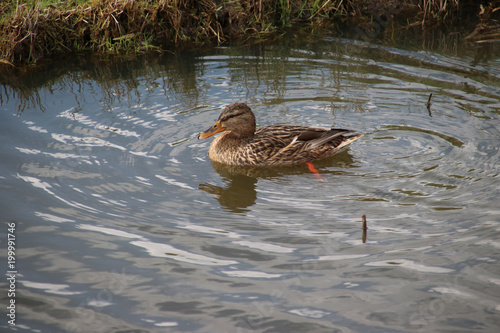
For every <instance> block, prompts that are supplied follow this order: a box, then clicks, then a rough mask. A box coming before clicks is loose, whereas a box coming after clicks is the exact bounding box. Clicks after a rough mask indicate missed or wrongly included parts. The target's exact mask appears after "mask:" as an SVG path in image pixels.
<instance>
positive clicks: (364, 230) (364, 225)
mask: <svg viewBox="0 0 500 333" xmlns="http://www.w3.org/2000/svg"><path fill="white" fill-rule="evenodd" d="M361 218H362V219H363V243H366V233H367V230H368V226H367V225H366V215H363V216H362V217H361Z"/></svg>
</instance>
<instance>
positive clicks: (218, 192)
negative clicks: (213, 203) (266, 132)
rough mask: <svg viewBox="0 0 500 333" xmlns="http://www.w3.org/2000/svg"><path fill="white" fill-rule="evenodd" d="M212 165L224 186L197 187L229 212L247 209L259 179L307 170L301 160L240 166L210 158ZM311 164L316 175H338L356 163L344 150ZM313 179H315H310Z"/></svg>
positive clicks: (255, 195)
mask: <svg viewBox="0 0 500 333" xmlns="http://www.w3.org/2000/svg"><path fill="white" fill-rule="evenodd" d="M212 166H213V168H214V170H215V171H216V172H217V173H218V174H219V175H220V176H221V178H222V180H223V182H224V183H225V186H224V187H221V186H217V185H213V184H210V183H203V184H200V185H199V187H198V188H199V189H200V190H202V191H205V192H207V193H209V194H211V195H213V196H215V198H216V199H217V201H218V202H219V204H220V206H221V207H222V208H223V209H225V210H228V211H230V212H233V213H244V212H247V211H249V210H250V209H249V208H250V207H251V206H253V205H254V204H255V202H256V200H257V183H258V181H259V179H273V178H283V177H288V176H298V175H305V174H310V173H311V171H309V168H308V166H307V165H305V164H304V165H297V166H281V167H241V166H230V165H224V164H220V163H216V162H212ZM314 166H315V167H316V169H317V170H318V171H319V173H320V175H339V174H343V173H345V172H346V171H345V170H344V169H347V168H352V167H355V166H356V165H355V160H354V159H353V156H352V155H351V154H349V152H348V151H343V152H341V153H339V154H337V155H335V156H333V157H330V158H327V159H323V160H319V161H315V162H314ZM311 179H312V178H311ZM314 181H319V180H317V179H314Z"/></svg>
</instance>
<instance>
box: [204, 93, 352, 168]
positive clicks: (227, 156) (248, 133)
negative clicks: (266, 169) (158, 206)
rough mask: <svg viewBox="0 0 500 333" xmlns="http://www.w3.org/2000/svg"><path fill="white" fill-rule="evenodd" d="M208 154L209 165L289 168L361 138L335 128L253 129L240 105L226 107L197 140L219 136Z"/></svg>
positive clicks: (249, 116)
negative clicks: (213, 163) (212, 162)
mask: <svg viewBox="0 0 500 333" xmlns="http://www.w3.org/2000/svg"><path fill="white" fill-rule="evenodd" d="M222 131H224V132H223V133H222V134H220V135H219V136H218V137H216V138H215V139H214V140H213V141H212V144H211V145H210V149H209V152H208V156H209V158H210V159H211V160H212V161H215V162H219V163H224V164H229V165H241V166H267V165H292V164H302V163H306V162H311V161H314V160H317V159H321V158H326V157H330V156H333V155H335V154H337V153H338V152H340V151H342V150H343V149H344V148H345V147H347V146H348V145H349V144H350V143H351V142H354V141H356V140H357V139H358V138H360V137H361V134H352V135H349V136H345V135H344V134H347V133H353V131H351V130H345V129H338V128H332V129H328V128H322V127H309V126H295V125H271V126H266V127H261V128H259V129H256V127H255V116H254V114H253V112H252V111H251V110H250V108H249V107H248V106H247V105H246V104H244V103H233V104H230V105H228V106H227V107H226V108H225V109H224V110H223V111H222V113H221V114H220V116H219V119H218V120H217V121H216V123H215V124H214V125H213V126H212V127H210V128H209V129H208V130H207V131H205V132H202V133H200V135H199V137H198V138H200V139H205V138H208V137H210V136H212V135H214V134H216V133H219V132H222Z"/></svg>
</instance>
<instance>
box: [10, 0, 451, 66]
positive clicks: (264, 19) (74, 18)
mask: <svg viewBox="0 0 500 333" xmlns="http://www.w3.org/2000/svg"><path fill="white" fill-rule="evenodd" d="M44 1H47V2H45V3H44V2H42V1H41V0H33V1H32V4H26V3H22V2H21V1H17V0H5V1H3V2H2V4H1V5H0V62H3V63H8V64H19V63H34V62H36V61H37V60H38V59H40V58H42V57H45V56H48V55H53V54H61V53H63V54H64V53H68V52H74V51H81V50H91V51H95V52H102V53H113V52H119V53H123V52H140V51H143V50H150V49H161V48H165V47H168V46H169V45H176V44H181V43H196V44H199V43H207V42H210V43H212V42H214V43H218V44H221V43H224V42H227V41H229V40H232V39H241V38H245V39H247V38H262V37H263V36H264V37H265V36H267V35H268V34H269V33H272V32H275V31H277V30H279V29H280V28H283V27H286V26H290V25H293V24H297V23H299V22H301V23H304V22H306V23H315V24H317V23H321V24H329V25H331V24H335V23H340V22H342V23H346V22H350V23H351V24H367V22H372V21H373V19H374V17H375V18H377V19H378V18H382V19H384V20H386V21H387V20H392V19H393V18H395V17H397V16H398V15H399V16H405V15H406V16H411V17H407V20H408V21H407V23H408V24H411V23H415V22H418V23H422V24H424V23H427V22H435V21H436V20H444V19H446V18H447V17H450V16H451V14H452V13H456V12H457V8H458V6H459V2H458V0H406V1H402V0H376V1H369V0H306V1H303V0H218V1H212V0H149V1H148V0H111V1H109V0H108V1H105V0H68V1H65V2H56V1H57V0H44ZM415 13H417V14H416V15H415ZM403 18H404V17H403ZM384 28H385V26H384Z"/></svg>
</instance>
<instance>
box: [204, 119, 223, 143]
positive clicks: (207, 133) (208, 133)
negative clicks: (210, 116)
mask: <svg viewBox="0 0 500 333" xmlns="http://www.w3.org/2000/svg"><path fill="white" fill-rule="evenodd" d="M225 129H226V128H225V127H222V125H221V124H220V121H218V120H217V121H216V122H215V124H214V125H213V126H212V127H210V128H209V129H207V130H206V131H205V132H201V133H200V134H199V135H198V139H206V138H209V137H211V136H212V135H214V134H217V133H220V132H222V131H224V130H225Z"/></svg>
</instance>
